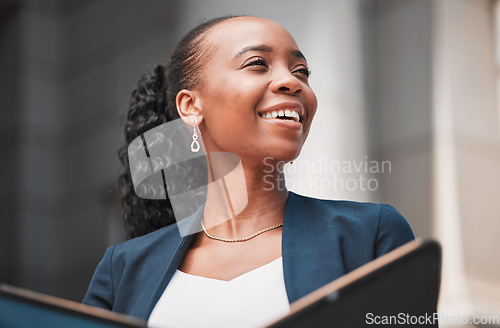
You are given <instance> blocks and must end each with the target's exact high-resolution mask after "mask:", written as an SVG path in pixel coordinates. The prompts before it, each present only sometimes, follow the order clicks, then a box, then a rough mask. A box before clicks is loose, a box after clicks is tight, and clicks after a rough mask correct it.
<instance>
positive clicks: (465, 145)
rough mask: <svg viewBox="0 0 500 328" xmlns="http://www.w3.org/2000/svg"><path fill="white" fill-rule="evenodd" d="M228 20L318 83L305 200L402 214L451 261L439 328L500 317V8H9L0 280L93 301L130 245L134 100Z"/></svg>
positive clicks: (376, 1)
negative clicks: (130, 109) (125, 146)
mask: <svg viewBox="0 0 500 328" xmlns="http://www.w3.org/2000/svg"><path fill="white" fill-rule="evenodd" d="M226 14H248V15H256V16H261V17H265V18H270V19H272V20H275V21H277V22H279V23H281V24H282V25H283V26H284V27H285V28H287V29H288V30H289V31H290V32H291V33H292V35H294V37H295V38H296V40H297V43H298V44H299V46H300V47H301V49H302V51H303V52H304V54H305V55H306V57H307V59H308V62H309V64H310V66H311V70H312V76H311V80H310V83H311V85H312V87H313V89H314V90H315V92H316V94H317V96H318V100H319V107H318V113H317V116H316V119H315V122H314V124H313V127H312V131H311V133H310V137H309V140H308V141H307V143H306V146H305V148H304V150H303V152H302V154H301V156H300V157H299V159H298V160H297V161H295V162H294V164H293V165H291V166H288V168H287V170H288V173H287V176H288V183H289V187H290V189H291V190H294V191H297V192H299V193H302V194H306V195H312V196H316V197H321V198H334V199H351V200H360V201H375V202H386V203H390V204H392V205H394V206H395V207H396V208H397V209H398V210H399V211H400V212H401V213H402V214H403V215H404V216H405V217H406V218H407V219H408V221H409V222H410V224H411V225H412V227H413V229H414V231H415V234H416V235H417V236H423V237H435V238H437V239H438V240H440V241H441V243H442V245H443V249H444V265H445V266H444V270H443V289H442V298H441V307H440V309H441V311H447V313H450V314H451V313H458V312H460V313H463V314H464V315H474V314H498V312H499V311H498V309H500V296H499V295H500V262H499V261H497V258H498V257H499V255H500V241H499V239H498V237H497V235H498V232H499V231H500V214H499V213H500V201H499V197H500V196H499V195H500V170H499V168H500V143H499V141H500V138H499V130H500V115H499V114H500V110H499V106H498V99H499V97H498V95H499V90H500V89H499V88H498V85H499V84H498V82H497V80H498V69H499V67H500V66H499V65H500V59H499V58H500V51H498V49H500V47H499V44H500V28H499V27H498V26H500V24H499V23H498V17H500V14H499V10H498V4H497V1H495V0H334V1H326V0H325V1H320V0H316V1H299V0H290V1H286V3H285V2H282V1H269V0H267V1H261V0H256V1H253V2H251V3H250V2H240V1H231V0H210V1H201V0H199V1H195V0H187V1H174V0H171V1H164V0H147V1H135V0H87V1H73V0H43V1H36V0H31V1H30V0H25V1H22V0H1V1H0V49H1V51H0V71H1V72H2V73H1V75H0V78H1V86H2V88H1V91H0V103H1V104H2V109H1V110H2V119H1V120H0V135H1V137H2V138H1V141H0V151H1V159H2V160H1V162H0V179H1V181H2V182H3V186H4V189H2V190H3V191H2V195H1V196H2V197H1V201H0V209H1V213H2V215H1V217H0V222H2V225H1V229H0V259H1V261H0V281H4V282H7V283H11V284H14V285H18V286H22V287H26V288H30V289H34V290H38V291H42V292H45V293H48V294H52V295H56V296H61V297H66V298H70V299H74V300H81V298H82V297H83V295H84V293H85V290H86V287H87V285H88V283H89V281H90V278H91V275H92V273H93V270H94V269H95V266H96V265H97V263H98V261H99V260H100V258H101V256H102V255H103V253H104V250H105V248H106V247H107V246H108V245H110V244H113V243H116V242H119V241H121V240H124V233H123V228H122V223H121V219H120V210H119V205H118V202H117V199H116V177H117V175H118V172H119V166H118V160H117V156H116V152H117V149H118V145H119V144H120V143H121V141H122V139H121V138H122V137H121V130H122V127H121V125H122V123H123V118H122V115H121V114H120V113H121V112H122V111H123V109H124V108H126V105H127V102H128V99H129V95H130V91H131V90H132V89H133V87H134V84H135V82H136V81H137V79H138V78H139V77H140V75H141V74H142V73H143V72H145V71H146V70H147V69H148V68H149V67H150V66H152V65H154V64H155V63H160V62H164V61H165V60H166V58H167V57H168V55H169V53H170V51H171V50H172V49H173V47H174V46H175V44H176V42H177V41H178V40H179V38H180V37H181V36H182V35H183V34H184V33H186V32H187V31H188V30H189V29H190V28H191V27H193V26H194V25H196V24H197V23H199V22H200V21H202V20H203V19H208V18H212V17H216V16H221V15H226ZM346 165H347V166H349V167H350V169H347V168H346ZM373 165H380V167H381V168H383V169H379V170H376V169H374V168H373ZM384 165H385V166H384ZM358 168H359V169H358ZM314 181H315V182H314ZM363 183H364V184H363ZM457 311H458V312H457Z"/></svg>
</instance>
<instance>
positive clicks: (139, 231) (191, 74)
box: [84, 17, 413, 327]
mask: <svg viewBox="0 0 500 328" xmlns="http://www.w3.org/2000/svg"><path fill="white" fill-rule="evenodd" d="M165 75H166V78H165ZM308 77H309V69H308V66H307V61H306V59H305V57H304V55H303V54H302V53H301V52H300V50H299V48H298V46H297V44H296V43H295V41H294V39H293V37H292V36H291V35H290V34H289V33H288V32H287V31H286V30H285V29H284V28H283V27H282V26H280V25H279V24H277V23H275V22H272V21H269V20H266V19H262V18H256V17H224V18H218V19H215V20H211V21H208V22H207V23H204V24H202V25H200V26H198V27H197V28H195V29H194V30H192V31H191V32H190V33H189V34H188V35H187V36H186V37H185V38H184V39H183V40H182V41H181V42H180V43H179V45H178V47H177V48H176V50H174V52H173V54H172V57H171V59H170V61H169V65H168V68H167V71H166V72H165V71H164V69H162V67H157V68H156V69H155V70H154V72H153V74H152V75H150V76H149V77H148V78H147V79H146V80H143V81H142V82H141V84H140V86H139V88H138V89H137V90H136V91H135V92H134V94H133V98H134V101H133V102H132V106H131V109H130V112H129V121H128V123H127V126H126V135H127V142H131V141H132V140H133V139H135V138H136V137H138V136H139V135H140V134H141V133H144V132H145V131H147V130H148V129H151V128H153V127H154V126H157V125H160V124H162V123H164V122H166V121H170V120H174V119H176V118H181V119H182V120H183V121H184V122H186V123H187V124H190V125H192V126H194V127H195V129H194V132H195V133H194V134H197V132H196V131H198V130H197V128H198V129H199V132H200V133H199V134H200V135H201V136H203V145H204V147H205V148H206V150H207V152H228V153H232V154H236V155H237V156H238V157H239V159H240V160H241V165H242V168H243V171H244V182H245V184H246V190H245V191H246V192H245V193H244V195H245V197H246V201H247V205H246V207H245V208H244V209H243V210H242V211H240V212H239V213H237V215H235V216H234V217H232V218H230V219H228V220H226V219H225V218H223V219H221V218H220V217H218V215H216V214H215V213H217V210H216V209H214V206H213V205H211V202H210V201H209V200H210V199H211V197H210V189H209V191H208V193H209V194H208V195H207V204H206V206H205V207H204V208H201V209H200V210H199V211H198V212H197V213H195V214H193V215H192V216H190V217H189V218H187V219H186V220H185V221H184V220H183V222H188V224H189V225H190V227H194V226H196V225H197V224H198V222H199V223H200V224H201V225H202V229H203V231H201V232H196V233H193V234H188V235H186V236H179V232H178V231H177V228H176V227H175V226H176V225H175V224H169V223H174V222H175V218H174V216H173V213H172V209H171V208H170V207H168V206H167V205H168V204H161V205H158V202H157V201H155V202H152V201H147V200H141V199H138V198H136V196H135V195H133V189H132V187H131V183H130V176H129V175H127V174H125V175H124V176H122V178H121V179H122V186H125V187H124V189H125V191H126V192H127V194H126V195H125V196H124V204H125V205H126V206H125V209H126V222H127V228H128V231H129V236H130V237H136V236H141V235H144V236H142V237H139V238H134V239H131V240H129V241H127V242H125V243H123V244H120V245H116V246H113V247H110V248H109V249H108V250H107V251H106V254H105V256H104V258H103V260H102V261H101V263H100V264H99V266H98V268H97V270H96V273H95V274H94V277H93V279H92V282H91V284H90V287H89V291H88V293H87V295H86V297H85V299H84V303H87V304H90V305H94V306H98V307H102V308H106V309H110V310H113V311H118V312H122V313H127V314H130V315H134V316H138V317H141V318H144V319H148V318H149V323H150V324H151V325H153V326H155V325H161V324H164V325H166V326H170V327H177V326H179V327H199V326H203V327H212V326H217V327H226V326H227V327H230V326H231V327H234V326H237V327H243V326H248V327H255V326H262V325H264V324H266V323H268V322H270V321H272V320H273V319H275V318H276V317H279V316H281V315H284V314H286V313H287V312H288V311H289V304H290V303H292V302H293V301H295V300H297V299H298V298H300V297H302V296H304V295H306V294H308V293H310V292H312V291H314V290H315V289H317V288H319V287H321V286H323V285H325V284H326V283H328V282H330V281H332V280H334V279H336V278H338V277H340V276H342V275H344V274H345V273H347V272H349V271H352V270H354V269H355V268H357V267H359V266H361V265H363V264H365V263H367V262H369V261H371V260H373V259H374V258H376V257H378V256H380V255H382V254H384V253H387V252H388V251H390V250H392V249H394V248H396V247H398V246H400V245H402V244H404V243H406V242H408V241H410V240H411V239H413V234H412V231H411V228H410V227H409V225H408V223H407V222H406V221H405V219H404V218H403V217H402V216H401V215H400V214H399V213H398V212H397V211H396V210H395V209H394V208H392V207H391V206H389V205H378V204H369V203H355V202H346V201H342V202H341V201H325V200H318V199H312V198H308V197H303V196H299V195H297V194H294V193H291V192H288V191H287V190H286V189H283V188H269V183H268V182H269V181H280V180H282V179H283V175H282V170H281V169H282V166H283V163H285V162H290V161H293V160H294V159H295V158H296V157H297V156H298V155H299V153H300V150H301V148H302V145H303V143H304V141H305V139H306V137H307V134H308V132H309V128H310V126H311V121H312V119H313V117H314V114H315V112H316V107H317V101H316V96H315V95H314V92H313V91H312V90H311V88H310V86H309V84H308ZM166 84H168V87H167V86H166ZM195 148H196V147H195ZM125 149H126V148H124V149H122V159H123V160H124V162H125V164H127V158H126V151H125ZM270 165H271V166H272V167H273V168H274V169H273V170H269V167H270ZM269 174H271V175H272V179H269V178H267V179H266V178H265V176H267V177H269ZM242 197H243V196H242ZM215 207H216V206H215ZM144 222H148V223H147V224H144ZM166 224H169V225H167V226H166V227H163V228H161V229H158V228H160V227H162V226H165V225H166ZM156 229H158V230H156ZM154 230H156V231H154ZM151 231H154V232H152V233H150V232H151ZM193 231H195V230H193ZM196 231H197V230H196Z"/></svg>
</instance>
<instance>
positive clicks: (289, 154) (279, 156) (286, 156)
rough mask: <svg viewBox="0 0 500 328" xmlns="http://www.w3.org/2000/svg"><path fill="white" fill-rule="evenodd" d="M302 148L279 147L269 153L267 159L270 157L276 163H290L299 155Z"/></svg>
mask: <svg viewBox="0 0 500 328" xmlns="http://www.w3.org/2000/svg"><path fill="white" fill-rule="evenodd" d="M301 150H302V147H297V146H295V147H280V148H278V149H273V151H270V152H269V155H268V157H272V158H273V159H274V160H276V161H277V162H278V161H280V162H291V161H293V160H295V159H296V158H297V157H299V155H300V151H301Z"/></svg>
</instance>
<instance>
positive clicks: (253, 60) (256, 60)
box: [242, 57, 268, 68]
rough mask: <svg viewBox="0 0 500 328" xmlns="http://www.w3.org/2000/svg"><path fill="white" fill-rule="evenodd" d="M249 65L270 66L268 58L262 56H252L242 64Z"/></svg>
mask: <svg viewBox="0 0 500 328" xmlns="http://www.w3.org/2000/svg"><path fill="white" fill-rule="evenodd" d="M249 66H263V67H266V68H267V67H268V65H267V62H266V60H265V59H264V58H262V57H253V58H250V59H249V60H247V61H246V62H245V63H243V65H242V67H249Z"/></svg>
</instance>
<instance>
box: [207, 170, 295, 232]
mask: <svg viewBox="0 0 500 328" xmlns="http://www.w3.org/2000/svg"><path fill="white" fill-rule="evenodd" d="M212 162H213V161H212ZM274 167H275V169H271V166H270V165H268V166H262V165H260V166H259V165H250V164H248V163H244V162H243V163H240V164H239V165H238V166H237V167H236V168H235V169H234V170H232V171H231V172H229V173H228V174H226V175H224V176H223V177H220V178H219V179H217V178H218V176H217V172H215V174H214V173H213V172H214V171H217V170H212V173H211V174H214V175H213V176H215V178H216V179H215V180H216V181H215V182H213V183H211V184H209V186H208V191H207V202H206V205H205V211H204V224H205V227H206V228H207V229H209V230H210V232H211V234H213V235H217V236H221V237H224V238H241V237H246V236H248V235H251V234H253V233H255V232H257V231H259V230H262V229H266V228H269V227H272V226H275V225H278V224H280V223H282V222H283V216H284V213H285V205H286V201H287V199H288V191H287V189H286V187H285V180H284V175H283V173H282V170H281V167H278V166H274Z"/></svg>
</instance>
